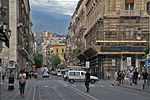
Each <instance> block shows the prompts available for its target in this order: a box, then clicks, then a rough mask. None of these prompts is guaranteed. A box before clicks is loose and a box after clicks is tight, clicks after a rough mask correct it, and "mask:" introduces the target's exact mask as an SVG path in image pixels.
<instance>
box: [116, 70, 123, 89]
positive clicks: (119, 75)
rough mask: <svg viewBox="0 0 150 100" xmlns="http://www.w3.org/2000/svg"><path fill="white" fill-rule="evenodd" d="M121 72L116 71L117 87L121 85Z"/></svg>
mask: <svg viewBox="0 0 150 100" xmlns="http://www.w3.org/2000/svg"><path fill="white" fill-rule="evenodd" d="M121 79H122V78H121V72H120V71H118V79H117V80H118V86H119V85H120V84H121Z"/></svg>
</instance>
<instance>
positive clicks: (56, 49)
mask: <svg viewBox="0 0 150 100" xmlns="http://www.w3.org/2000/svg"><path fill="white" fill-rule="evenodd" d="M65 50H66V44H65V43H58V44H54V45H53V54H57V55H58V56H59V57H60V59H61V62H63V61H64V53H65Z"/></svg>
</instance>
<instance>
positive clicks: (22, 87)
mask: <svg viewBox="0 0 150 100" xmlns="http://www.w3.org/2000/svg"><path fill="white" fill-rule="evenodd" d="M18 79H19V89H20V96H24V91H25V84H26V73H25V71H24V70H21V71H20V73H19V76H18ZM14 82H15V74H14V73H13V71H12V70H10V73H9V75H8V90H14V89H15V88H14ZM0 94H1V93H0Z"/></svg>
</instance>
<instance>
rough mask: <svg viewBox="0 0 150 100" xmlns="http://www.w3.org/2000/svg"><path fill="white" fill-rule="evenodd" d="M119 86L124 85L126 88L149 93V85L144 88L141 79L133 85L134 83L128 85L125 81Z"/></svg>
mask: <svg viewBox="0 0 150 100" xmlns="http://www.w3.org/2000/svg"><path fill="white" fill-rule="evenodd" d="M120 86H121V87H124V88H128V89H134V90H138V91H144V92H148V93H150V86H149V89H148V87H147V89H146V90H144V89H143V82H142V81H141V80H140V81H138V84H137V85H135V84H134V83H133V84H132V85H130V84H129V83H125V84H121V85H120Z"/></svg>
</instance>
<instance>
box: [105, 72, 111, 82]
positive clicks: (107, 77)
mask: <svg viewBox="0 0 150 100" xmlns="http://www.w3.org/2000/svg"><path fill="white" fill-rule="evenodd" d="M109 78H110V74H109V72H107V75H106V79H107V80H109Z"/></svg>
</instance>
